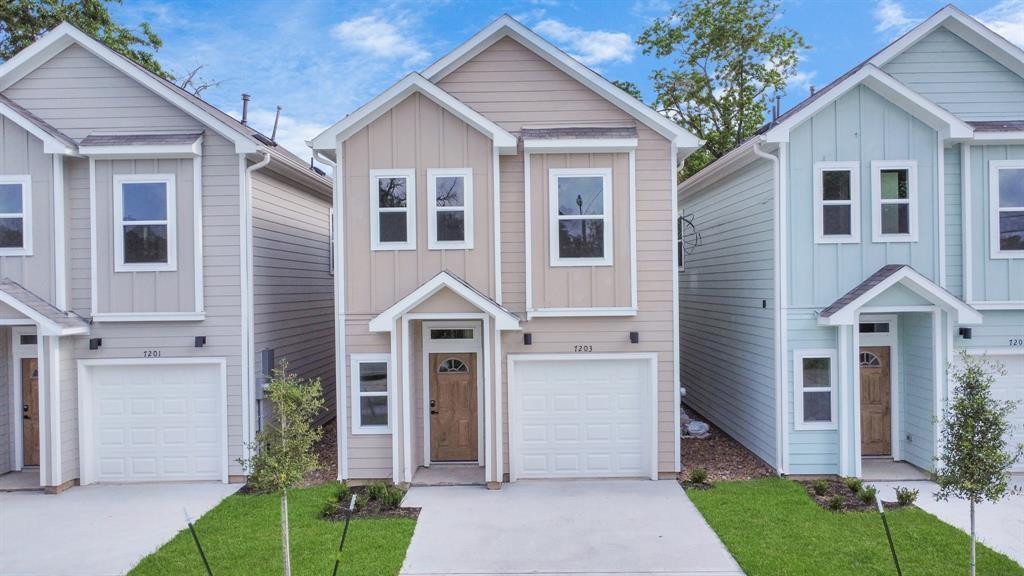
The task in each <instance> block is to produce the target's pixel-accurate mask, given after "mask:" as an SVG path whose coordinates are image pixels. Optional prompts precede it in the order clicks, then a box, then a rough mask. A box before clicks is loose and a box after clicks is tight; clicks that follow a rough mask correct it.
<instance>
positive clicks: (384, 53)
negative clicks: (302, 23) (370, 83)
mask: <svg viewBox="0 0 1024 576" xmlns="http://www.w3.org/2000/svg"><path fill="white" fill-rule="evenodd" d="M396 24H397V25H396ZM331 36H333V37H334V38H335V39H337V40H339V41H341V43H342V44H344V45H346V46H347V47H349V48H353V49H356V50H359V51H361V52H365V53H367V54H370V55H372V56H376V57H379V58H387V59H402V60H404V61H405V62H406V64H416V63H420V62H423V61H424V60H426V59H427V58H429V57H430V53H429V52H427V50H425V49H424V48H423V47H422V46H421V45H420V43H419V42H417V41H416V39H415V38H413V37H412V35H411V34H410V32H409V31H408V30H405V29H403V27H402V21H401V19H391V20H385V19H384V18H381V17H379V16H362V17H359V18H354V19H352V20H346V21H344V22H342V23H340V24H338V25H337V26H335V27H334V28H332V29H331Z"/></svg>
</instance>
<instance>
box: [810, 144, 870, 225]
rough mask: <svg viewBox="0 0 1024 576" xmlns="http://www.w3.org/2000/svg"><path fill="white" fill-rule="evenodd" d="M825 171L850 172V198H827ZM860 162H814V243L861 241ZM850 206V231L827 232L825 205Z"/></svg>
mask: <svg viewBox="0 0 1024 576" xmlns="http://www.w3.org/2000/svg"><path fill="white" fill-rule="evenodd" d="M825 172H849V173H850V199H849V200H825V183H824V180H823V176H824V173H825ZM860 195H861V191H860V162H855V161H854V162H815V163H814V243H815V244H853V243H858V242H860ZM842 205H849V206H850V233H849V234H844V235H840V234H825V215H824V210H825V208H824V207H825V206H842Z"/></svg>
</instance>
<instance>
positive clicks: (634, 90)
mask: <svg viewBox="0 0 1024 576" xmlns="http://www.w3.org/2000/svg"><path fill="white" fill-rule="evenodd" d="M612 84H615V86H617V87H618V88H619V89H620V90H622V91H623V92H625V93H626V94H629V95H630V96H632V97H633V98H636V99H637V100H639V101H641V102H643V101H644V97H643V94H641V93H640V87H639V86H637V85H636V84H634V83H632V82H630V81H629V80H612Z"/></svg>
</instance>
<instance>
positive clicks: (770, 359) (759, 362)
mask: <svg viewBox="0 0 1024 576" xmlns="http://www.w3.org/2000/svg"><path fill="white" fill-rule="evenodd" d="M773 191H774V180H773V172H772V166H771V164H770V163H768V162H767V161H764V160H758V161H756V162H755V163H752V164H750V165H748V166H746V167H744V168H743V169H741V170H739V171H737V172H736V173H734V174H733V175H731V176H729V177H728V178H726V179H724V180H721V181H718V182H715V183H713V184H711V185H709V186H708V187H707V188H706V189H703V190H700V191H698V192H697V193H696V194H695V195H694V196H691V197H690V198H687V199H685V200H683V201H682V205H681V212H682V214H683V216H685V217H688V218H690V219H691V220H692V222H693V225H694V227H695V228H696V230H697V232H698V233H699V234H700V235H701V240H702V243H701V245H700V246H697V247H695V248H694V249H693V250H692V252H691V253H690V254H687V255H686V256H685V263H684V264H685V266H684V270H683V272H682V273H681V274H680V276H679V279H680V281H679V287H680V296H679V307H680V320H679V322H680V326H679V330H680V346H681V351H680V362H681V370H682V375H681V378H682V382H681V384H682V386H683V387H684V388H686V396H685V397H684V398H683V401H684V402H685V403H686V404H688V405H690V406H692V407H693V408H694V409H696V410H698V411H699V412H700V413H701V414H703V415H704V416H706V417H707V418H709V419H710V420H711V421H712V422H714V423H715V424H716V425H718V426H719V427H720V428H722V429H723V430H725V431H726V432H728V433H729V434H730V435H731V436H733V437H734V438H736V439H737V440H739V441H740V442H741V443H743V444H744V445H745V446H746V447H748V448H749V449H750V450H751V451H753V452H754V453H755V454H757V455H758V456H759V457H761V458H762V459H764V460H765V461H766V462H768V463H770V464H772V465H773V466H774V465H775V462H776V452H777V450H776V444H775V441H774V439H775V435H776V421H775V420H776V418H775V384H774V383H775V368H774V366H775V361H774V358H775V337H774V315H775V306H774V295H775V290H774V273H773V267H774V250H773V209H772V206H773V204H772V202H773ZM686 464H687V463H686V462H683V466H686Z"/></svg>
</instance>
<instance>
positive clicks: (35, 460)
mask: <svg viewBox="0 0 1024 576" xmlns="http://www.w3.org/2000/svg"><path fill="white" fill-rule="evenodd" d="M21 403H22V407H21V408H22V410H21V412H22V415H21V417H22V422H23V423H24V424H23V426H22V430H23V432H22V448H23V452H22V454H24V463H25V466H39V361H38V360H37V359H35V358H22V359H21Z"/></svg>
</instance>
